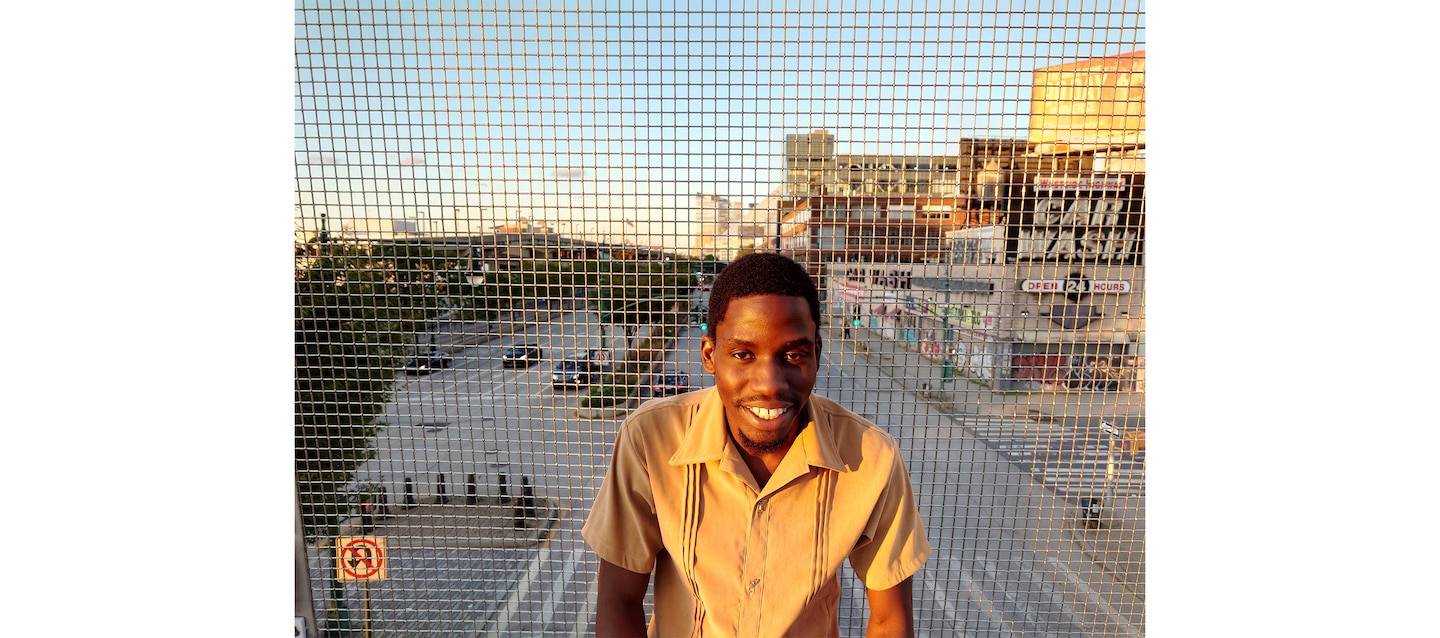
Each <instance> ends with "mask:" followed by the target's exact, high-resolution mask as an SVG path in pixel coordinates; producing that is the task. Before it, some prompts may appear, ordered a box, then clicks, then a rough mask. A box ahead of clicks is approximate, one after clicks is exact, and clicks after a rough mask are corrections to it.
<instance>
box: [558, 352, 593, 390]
mask: <svg viewBox="0 0 1440 638" xmlns="http://www.w3.org/2000/svg"><path fill="white" fill-rule="evenodd" d="M599 376H600V371H599V370H597V369H596V368H595V366H594V365H592V364H591V363H590V362H588V361H576V360H574V359H566V360H564V361H561V362H560V363H557V364H555V371H554V372H551V373H550V386H551V387H554V388H580V387H584V386H588V385H590V384H592V383H595V381H597V380H598V379H599Z"/></svg>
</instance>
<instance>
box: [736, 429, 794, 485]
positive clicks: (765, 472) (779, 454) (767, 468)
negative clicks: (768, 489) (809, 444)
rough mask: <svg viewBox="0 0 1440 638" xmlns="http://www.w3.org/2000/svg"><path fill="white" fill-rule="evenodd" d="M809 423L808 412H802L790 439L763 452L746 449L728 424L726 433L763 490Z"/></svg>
mask: <svg viewBox="0 0 1440 638" xmlns="http://www.w3.org/2000/svg"><path fill="white" fill-rule="evenodd" d="M808 423H809V418H808V414H807V413H801V415H800V425H799V426H798V427H796V428H795V430H794V431H792V432H791V433H790V437H789V440H788V441H786V442H785V445H783V446H781V447H779V448H776V449H774V450H772V451H769V452H761V453H751V452H750V450H747V449H745V446H743V445H740V442H739V441H736V440H735V435H734V434H733V433H731V432H730V427H729V426H728V425H727V426H726V427H725V433H726V435H728V436H729V437H730V442H731V443H734V444H735V450H736V451H737V452H739V453H740V460H742V461H744V462H745V467H747V468H750V475H751V476H752V477H754V478H755V486H756V487H758V488H760V489H762V490H763V489H765V484H766V483H768V482H769V481H770V477H771V476H773V475H774V474H775V470H776V469H778V468H779V467H780V462H781V461H784V460H785V455H786V454H789V453H790V448H791V446H793V445H795V439H797V438H799V437H800V433H801V432H802V431H804V430H805V428H806V426H807V425H808Z"/></svg>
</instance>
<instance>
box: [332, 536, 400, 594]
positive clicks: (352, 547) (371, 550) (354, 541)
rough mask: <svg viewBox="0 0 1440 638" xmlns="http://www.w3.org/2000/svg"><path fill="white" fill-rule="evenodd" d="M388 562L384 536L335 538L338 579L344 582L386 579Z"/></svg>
mask: <svg viewBox="0 0 1440 638" xmlns="http://www.w3.org/2000/svg"><path fill="white" fill-rule="evenodd" d="M387 562H389V556H388V553H387V552H386V551H385V537H383V536H352V537H341V538H337V539H335V572H336V580H339V581H340V582H342V583H353V582H363V581H372V580H385V571H386V567H387V565H386V563H387Z"/></svg>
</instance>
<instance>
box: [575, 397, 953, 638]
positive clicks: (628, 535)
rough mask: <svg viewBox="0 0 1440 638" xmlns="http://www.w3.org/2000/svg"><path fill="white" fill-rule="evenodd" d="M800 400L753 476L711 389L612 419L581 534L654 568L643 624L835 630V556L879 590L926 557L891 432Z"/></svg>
mask: <svg viewBox="0 0 1440 638" xmlns="http://www.w3.org/2000/svg"><path fill="white" fill-rule="evenodd" d="M808 410H809V418H810V421H809V422H808V423H807V424H806V426H805V428H804V429H803V430H801V432H800V434H799V435H798V436H797V437H796V438H795V442H794V444H793V445H791V447H790V450H789V452H787V453H786V455H785V458H784V459H783V460H782V461H781V462H780V466H779V467H778V468H776V470H775V473H774V475H773V476H771V477H770V480H769V481H768V482H767V483H766V484H765V487H764V489H761V488H759V487H758V486H757V485H756V482H755V479H754V477H753V476H752V475H751V473H750V469H749V468H748V467H746V466H745V462H744V461H743V460H742V459H741V458H740V455H739V453H738V452H737V451H736V448H735V444H734V443H733V442H732V441H731V439H730V437H729V435H728V434H727V432H726V430H725V411H724V407H723V406H722V405H721V403H720V397H719V394H717V393H716V392H715V390H714V388H710V389H706V390H701V391H697V392H690V393H688V394H682V395H679V396H675V397H670V398H666V399H658V400H652V401H650V402H648V403H646V404H645V405H643V406H641V407H640V409H639V410H636V411H635V412H634V413H633V414H631V416H630V417H629V418H628V419H626V421H625V424H624V425H622V426H621V428H620V432H619V434H618V436H617V439H616V442H615V453H614V458H613V460H612V462H611V465H610V469H609V470H608V471H607V472H606V474H605V481H604V483H603V484H602V486H601V488H600V491H599V495H598V496H597V497H596V499H595V505H594V508H593V509H592V510H591V512H590V518H589V519H588V520H587V521H586V522H585V527H584V530H583V534H584V537H585V541H586V542H587V543H589V545H590V547H591V548H592V549H594V550H595V553H596V554H598V555H599V556H600V557H601V558H603V559H605V560H606V561H609V562H611V563H613V564H615V565H618V566H620V567H623V568H625V569H627V570H630V571H632V572H639V573H647V572H650V571H652V570H653V571H654V572H655V585H654V586H655V614H654V617H653V618H652V619H651V621H650V635H651V636H664V637H666V638H670V637H674V636H706V637H707V638H709V637H713V636H746V637H750V636H757V637H759V636H838V635H839V632H840V630H839V624H838V623H839V621H838V615H837V611H838V606H839V601H840V584H839V579H838V576H837V571H838V569H839V567H840V562H841V561H842V560H845V559H846V558H847V557H848V558H849V560H850V565H851V567H852V568H853V569H854V570H855V573H856V574H857V575H858V576H859V578H860V579H861V580H862V581H863V582H864V584H865V586H866V587H868V588H870V589H889V588H891V587H894V586H895V585H898V584H899V583H900V582H901V581H903V580H905V579H906V578H909V577H910V576H911V575H913V574H914V573H915V572H916V571H918V570H919V569H920V566H921V565H923V564H924V563H925V560H926V559H927V558H929V556H930V544H929V542H928V541H926V540H925V531H924V528H923V526H922V524H921V522H920V516H919V514H918V513H917V511H916V508H915V497H914V494H913V493H912V491H911V487H910V476H909V474H908V473H907V472H906V470H905V465H904V461H903V460H902V459H901V457H900V453H899V450H898V448H897V447H896V445H895V441H894V439H892V438H890V436H889V435H888V434H886V433H885V432H884V431H882V430H881V429H880V428H878V427H876V426H875V425H874V424H873V423H870V422H869V421H867V420H866V419H865V418H864V417H861V416H860V415H857V414H855V413H854V412H851V411H849V410H846V409H845V408H843V407H841V406H840V405H839V404H838V403H835V402H834V401H831V400H829V399H826V398H824V397H821V396H818V395H814V394H812V395H811V397H810V401H809V405H808Z"/></svg>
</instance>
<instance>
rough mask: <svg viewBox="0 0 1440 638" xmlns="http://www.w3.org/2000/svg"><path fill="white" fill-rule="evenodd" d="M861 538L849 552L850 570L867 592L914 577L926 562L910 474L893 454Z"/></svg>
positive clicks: (922, 529)
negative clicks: (887, 474) (893, 459)
mask: <svg viewBox="0 0 1440 638" xmlns="http://www.w3.org/2000/svg"><path fill="white" fill-rule="evenodd" d="M864 537H865V538H867V539H869V540H868V541H865V542H863V543H862V544H860V545H857V546H856V547H855V549H854V550H852V551H851V552H850V566H851V567H852V568H853V569H854V570H855V574H856V576H857V577H859V578H860V581H861V582H863V583H864V584H865V587H866V588H867V589H875V590H880V589H890V588H891V587H894V586H896V585H898V584H900V583H901V582H902V581H904V580H905V579H906V578H909V577H911V576H913V575H915V572H918V571H920V567H921V566H923V565H924V564H925V561H926V560H927V559H929V558H930V542H929V541H928V540H926V539H925V526H924V524H923V523H921V521H920V512H919V510H918V509H917V508H916V506H915V494H914V492H913V491H912V489H911V487H910V473H909V472H908V471H906V469H905V461H904V460H903V459H901V458H900V455H899V452H898V451H897V452H896V455H895V462H894V463H891V466H890V477H889V480H888V481H887V483H886V485H885V490H884V491H883V492H881V494H880V497H879V498H878V499H877V500H876V503H875V509H874V510H873V511H872V512H871V515H870V519H869V520H868V521H867V522H866V533H865V535H864Z"/></svg>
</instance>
